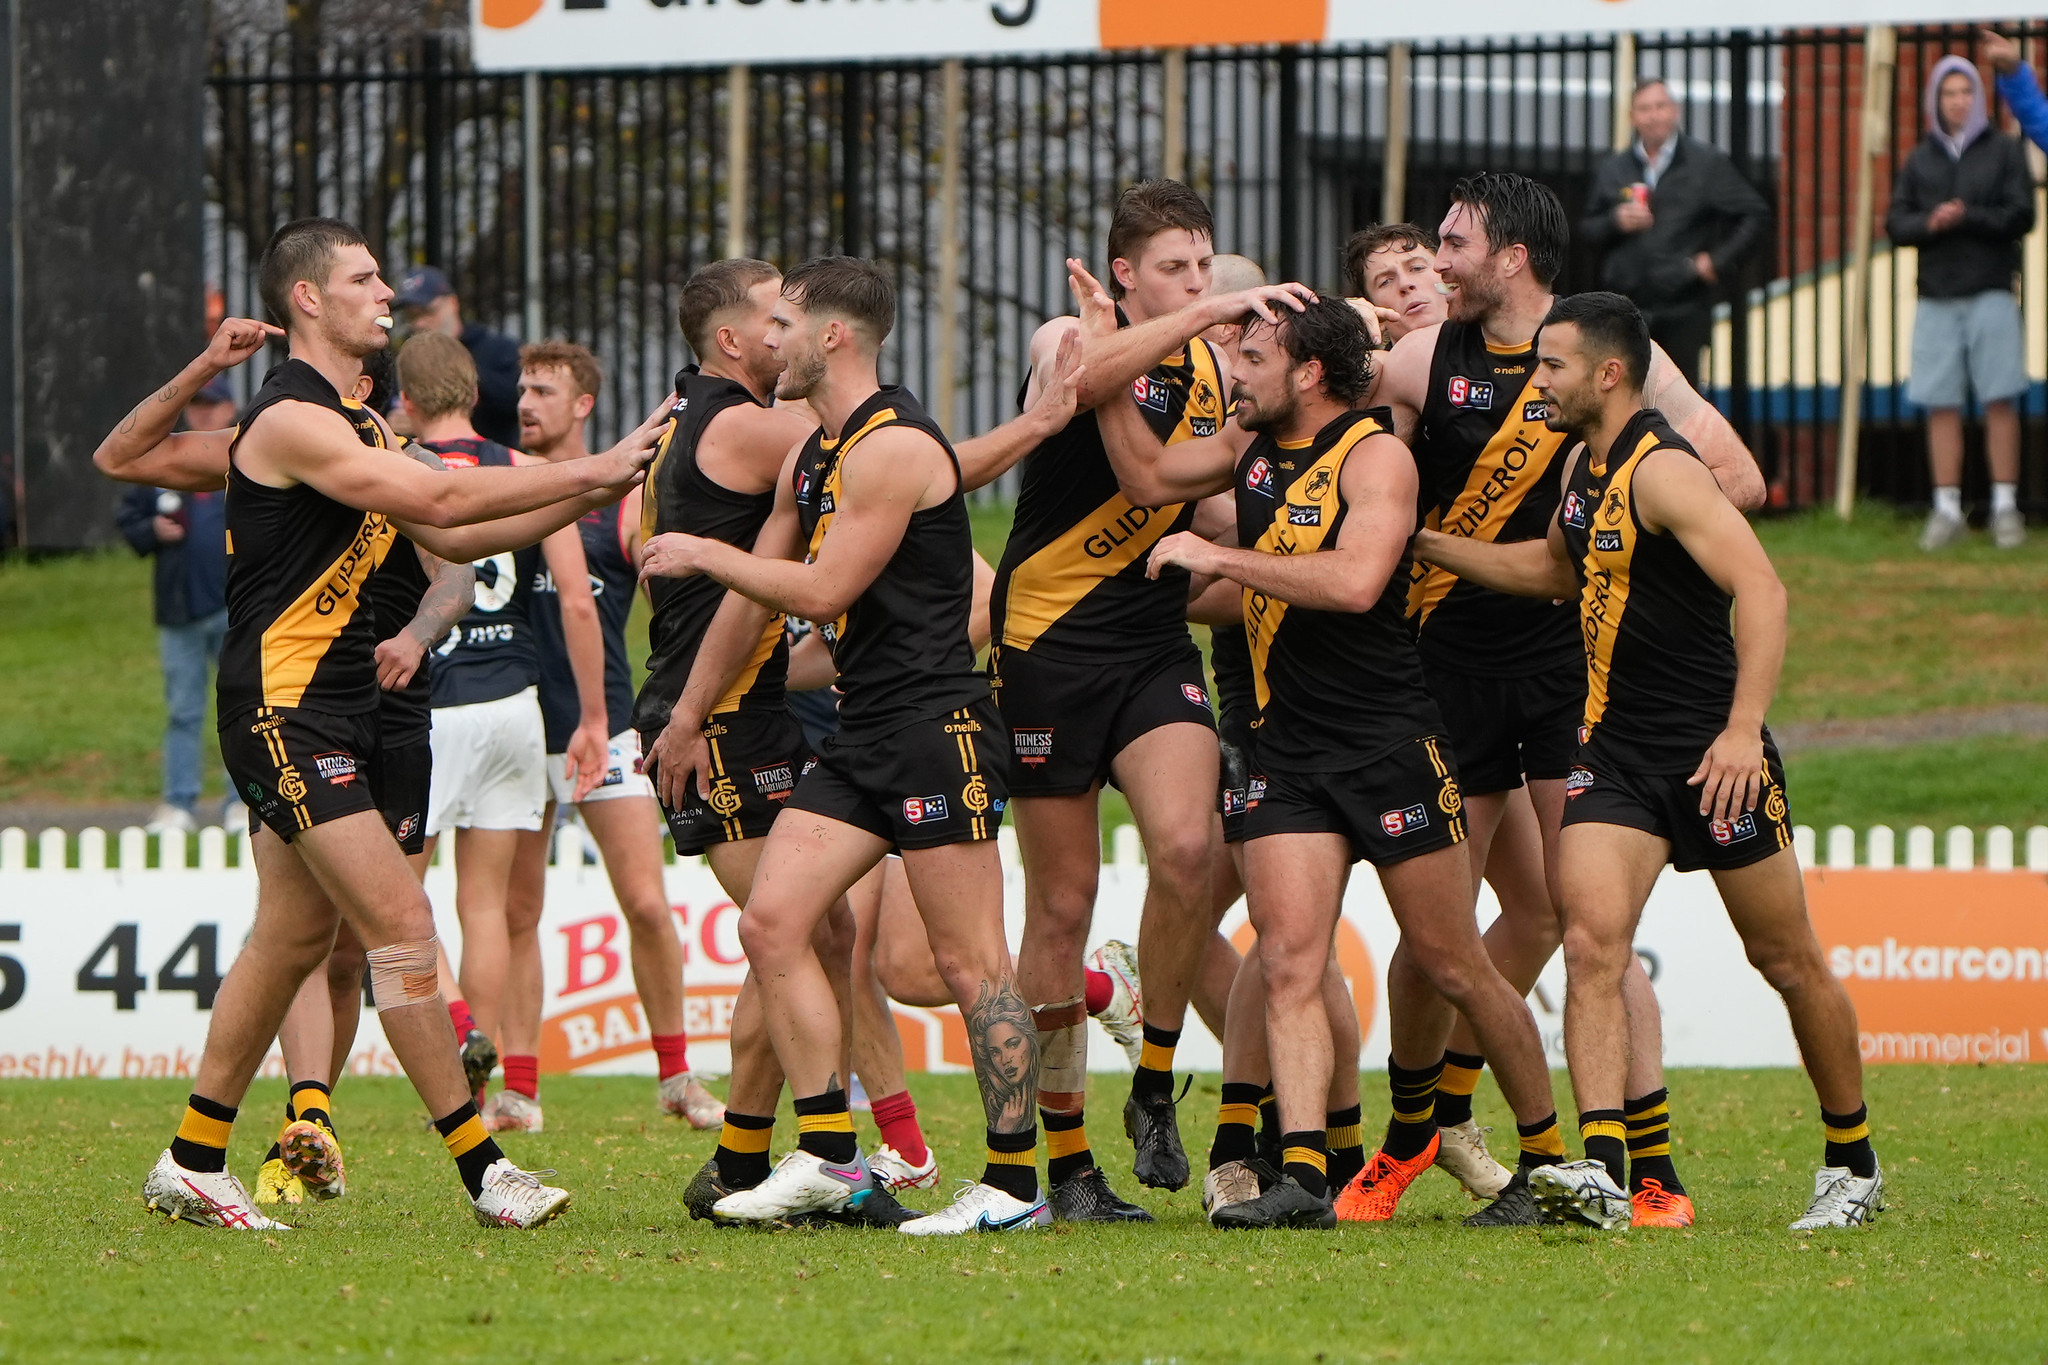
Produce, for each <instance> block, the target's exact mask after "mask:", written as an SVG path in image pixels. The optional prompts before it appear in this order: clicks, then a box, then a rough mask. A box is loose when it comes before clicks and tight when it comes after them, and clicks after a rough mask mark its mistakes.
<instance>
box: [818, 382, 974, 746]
mask: <svg viewBox="0 0 2048 1365" xmlns="http://www.w3.org/2000/svg"><path fill="white" fill-rule="evenodd" d="M884 427H916V428H917V429H918V430H919V431H922V432H924V433H925V434H926V435H928V436H930V437H931V438H932V439H933V440H934V441H937V442H938V443H939V446H940V448H941V449H943V450H944V451H945V452H946V458H947V459H948V460H951V461H952V462H953V469H954V474H955V478H954V487H953V495H952V496H951V497H949V498H947V499H946V500H945V501H944V502H942V503H940V504H939V505H938V506H936V507H927V508H925V509H924V510H923V511H921V512H913V513H911V514H910V525H909V526H908V527H907V528H905V530H904V532H903V540H902V542H901V543H900V544H898V545H897V547H896V553H895V554H893V555H891V556H890V557H889V562H888V563H887V564H884V565H883V566H882V571H881V573H879V574H877V575H876V576H875V581H874V582H872V583H870V584H868V586H867V588H866V590H865V591H863V592H862V593H861V595H860V596H859V597H858V598H856V599H854V603H853V605H852V606H850V607H848V608H847V609H846V614H845V615H844V616H841V617H840V618H839V619H838V620H836V621H819V622H818V623H817V627H818V631H819V633H820V634H822V635H823V636H824V637H825V643H826V644H827V645H829V646H830V647H831V650H832V662H833V664H834V666H835V667H837V668H838V670H839V692H840V701H839V735H838V739H837V741H836V742H837V743H839V744H841V745H858V744H870V743H873V742H874V741H875V740H878V739H882V738H884V737H886V736H888V735H890V734H892V733H894V732H895V731H897V730H900V729H902V728H903V727H904V726H906V725H912V724H915V723H916V722H918V721H921V720H929V719H930V718H932V717H934V716H941V715H944V714H946V713H947V712H949V711H957V710H959V709H960V708H961V707H963V706H971V705H973V704H974V703H975V702H979V701H987V700H988V699H989V689H988V679H987V678H986V677H984V676H983V675H982V674H980V673H978V672H976V671H975V667H974V647H973V645H971V644H970V643H969V642H968V639H967V616H968V609H969V606H970V604H971V602H972V600H973V597H974V565H973V558H974V535H973V532H972V530H971V529H970V528H969V526H968V522H967V496H966V494H965V492H964V491H962V489H961V488H960V486H959V479H958V474H959V468H960V462H959V460H958V459H957V458H956V457H955V456H954V454H953V447H952V445H951V444H950V443H949V442H948V441H947V440H946V436H945V433H944V432H942V431H940V430H939V424H938V423H937V422H934V421H933V420H932V419H931V417H930V416H929V415H927V414H926V412H925V410H924V408H923V407H922V406H920V405H919V403H918V401H917V399H916V398H914V397H912V396H911V393H910V390H908V389H905V388H901V387H899V386H897V385H894V384H885V385H883V386H882V387H881V388H880V389H878V390H876V392H875V394H874V396H873V397H872V398H869V399H868V400H867V401H866V402H864V403H862V404H861V405H860V406H859V407H857V408H855V409H854V410H853V412H852V413H851V414H850V415H848V417H847V419H846V425H845V426H844V427H843V428H841V431H840V436H839V438H838V439H837V440H827V439H825V433H824V432H823V431H822V430H821V431H817V432H814V433H813V434H812V436H811V439H810V440H809V441H808V442H806V443H805V445H804V448H803V452H802V453H801V454H800V455H798V456H797V460H796V469H795V470H794V472H793V473H792V475H791V477H792V478H793V479H794V481H795V492H796V511H797V521H798V524H799V525H800V526H801V527H802V529H803V535H804V543H805V545H806V547H807V548H806V551H805V559H806V561H807V562H809V561H812V560H815V559H816V558H817V557H818V550H819V547H821V546H822V545H823V544H824V543H825V537H826V536H827V535H829V534H830V533H831V530H832V518H833V515H834V513H835V512H836V511H837V509H838V505H839V496H840V494H839V488H840V476H841V472H842V471H843V470H844V468H845V466H846V461H847V460H848V459H851V458H855V457H857V456H858V454H859V451H860V445H861V442H863V441H865V440H866V439H867V438H868V437H870V436H872V435H874V434H875V433H876V432H877V431H880V430H882V429H883V428H884Z"/></svg>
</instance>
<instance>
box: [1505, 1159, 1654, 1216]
mask: <svg viewBox="0 0 2048 1365" xmlns="http://www.w3.org/2000/svg"><path fill="white" fill-rule="evenodd" d="M1529 1195H1530V1197H1531V1198H1533V1199H1534V1200H1535V1201H1536V1207H1537V1208H1539V1209H1541V1210H1543V1213H1544V1215H1545V1216H1546V1217H1548V1218H1549V1219H1550V1220H1551V1221H1553V1222H1559V1223H1567V1222H1568V1223H1584V1224H1586V1225H1587V1226H1588V1227H1596V1228H1599V1229H1600V1230H1601V1231H1603V1232H1605V1231H1607V1230H1608V1229H1611V1228H1621V1227H1627V1226H1628V1225H1629V1222H1630V1220H1631V1219H1633V1218H1634V1217H1635V1206H1634V1204H1632V1203H1631V1202H1630V1201H1629V1197H1628V1191H1627V1190H1624V1189H1622V1188H1621V1187H1620V1186H1619V1185H1617V1184H1615V1183H1614V1177H1613V1176H1611V1175H1609V1174H1608V1173H1607V1166H1606V1163H1604V1162H1600V1161H1567V1162H1565V1163H1564V1164H1562V1165H1559V1166H1538V1167H1537V1168H1536V1169H1535V1170H1533V1171H1531V1172H1529Z"/></svg>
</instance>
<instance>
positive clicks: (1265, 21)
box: [472, 0, 1942, 71]
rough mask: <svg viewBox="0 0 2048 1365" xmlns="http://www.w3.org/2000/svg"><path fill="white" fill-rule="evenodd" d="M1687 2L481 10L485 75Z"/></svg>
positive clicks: (1598, 16)
mask: <svg viewBox="0 0 2048 1365" xmlns="http://www.w3.org/2000/svg"><path fill="white" fill-rule="evenodd" d="M1941 17H1942V16H1941V15H1940V14H1938V13H1936V12H1934V11H1932V10H1931V8H1930V6H1929V5H1928V4H1927V2H1926V0H1792V3H1770V2H1769V0H1727V3H1724V4H1722V5H1721V6H1719V7H1718V8H1717V9H1716V10H1715V11H1714V13H1713V14H1712V15H1711V16H1709V17H1708V19H1707V20H1706V22H1709V23H1710V24H1711V26H1712V27H1714V28H1717V29H1739V28H1760V29H1769V28H1803V27H1812V26H1830V25H1849V26H1854V27H1861V26H1863V25H1865V24H1876V23H1895V22H1899V23H1903V22H1911V21H1913V20H1916V19H1924V20H1930V21H1932V20H1938V19H1940V18H1941ZM1701 23H1702V18H1701V15H1700V13H1699V11H1697V10H1694V9H1692V8H1691V7H1690V6H1689V5H1686V4H1683V3H1680V0H1559V3H1556V4H1551V5H1542V6H1534V7H1532V6H1529V5H1524V4H1514V3H1509V0H1470V3H1467V4H1464V5H1458V6H1454V7H1452V8H1450V9H1447V10H1445V9H1434V8H1423V7H1416V6H1389V5H1378V4H1371V3H1368V0H1267V2H1266V3H1264V4H1238V3H1224V0H478V3H477V5H476V6H475V8H474V18H473V20H472V24H473V28H472V37H473V44H472V51H473V52H474V54H475V58H476V63H477V65H478V66H479V67H481V68H482V69H484V70H487V71H523V70H550V69H560V68H577V67H583V68H590V67H644V66H729V65H733V64H736V63H757V64H767V63H775V62H835V61H871V60H882V59H887V60H890V61H904V60H916V59H918V58H940V57H985V56H999V55H1005V54H1018V53H1064V52H1098V51H1115V50H1123V49H1132V48H1148V47H1210V46H1236V45H1261V44H1268V43H1288V44H1301V43H1307V44H1336V43H1361V42H1388V41H1393V40H1400V39H1408V40H1423V41H1428V40H1432V39H1442V38H1503V37H1508V36H1510V35H1520V34H1539V33H1614V32H1622V31H1627V32H1652V31H1657V30H1665V29H1692V28H1697V27H1699V26H1700V24H1701Z"/></svg>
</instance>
